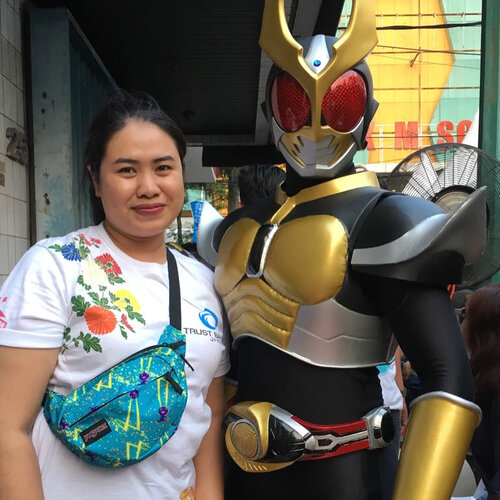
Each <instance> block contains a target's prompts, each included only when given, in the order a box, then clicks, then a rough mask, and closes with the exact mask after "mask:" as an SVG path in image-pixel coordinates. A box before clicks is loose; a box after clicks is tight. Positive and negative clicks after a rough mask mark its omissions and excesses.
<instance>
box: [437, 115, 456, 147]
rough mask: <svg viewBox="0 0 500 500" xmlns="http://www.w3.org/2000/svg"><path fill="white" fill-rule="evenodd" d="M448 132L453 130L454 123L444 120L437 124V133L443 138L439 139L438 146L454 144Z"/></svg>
mask: <svg viewBox="0 0 500 500" xmlns="http://www.w3.org/2000/svg"><path fill="white" fill-rule="evenodd" d="M448 130H453V123H451V122H450V121H449V120H443V121H441V122H439V123H438V124H437V133H438V135H439V137H442V139H438V141H437V143H438V144H444V143H445V142H454V140H453V136H452V135H451V134H450V133H449V132H448Z"/></svg>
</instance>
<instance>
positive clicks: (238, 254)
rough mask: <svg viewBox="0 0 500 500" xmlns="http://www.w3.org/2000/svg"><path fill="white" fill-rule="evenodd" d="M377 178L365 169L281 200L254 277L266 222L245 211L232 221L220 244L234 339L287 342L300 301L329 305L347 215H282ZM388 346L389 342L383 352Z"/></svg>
mask: <svg viewBox="0 0 500 500" xmlns="http://www.w3.org/2000/svg"><path fill="white" fill-rule="evenodd" d="M377 185H378V183H377V179H376V176H375V174H374V173H371V172H363V173H360V174H354V175H350V176H346V177H341V178H338V179H333V180H331V181H328V182H325V183H322V184H319V185H317V186H313V187H311V188H307V189H304V190H302V191H300V192H299V193H298V194H297V195H296V196H293V197H286V196H283V199H282V200H277V201H278V203H280V202H281V203H280V204H281V207H280V208H279V209H278V210H277V211H276V212H275V214H274V215H273V216H272V217H271V219H270V220H269V221H268V224H271V225H274V231H273V236H272V238H271V239H270V242H269V247H268V248H267V249H265V250H264V251H263V252H262V253H263V256H262V258H261V277H252V276H253V275H252V273H251V272H249V270H248V262H249V258H250V252H251V250H252V245H253V243H254V240H255V237H256V235H257V232H258V230H259V228H260V227H261V226H260V224H259V223H258V222H257V221H255V220H253V219H249V218H241V219H239V220H238V221H236V222H235V223H234V224H233V225H232V226H231V227H229V229H228V230H227V231H226V233H225V234H224V237H223V238H222V241H221V244H220V247H219V252H218V256H217V264H216V270H215V286H216V289H217V291H218V292H219V293H220V294H221V296H222V298H223V302H224V305H225V307H226V311H227V314H228V318H229V323H230V325H231V332H232V335H233V337H234V338H235V339H237V338H238V337H239V336H244V335H251V336H255V337H258V338H260V339H262V340H264V341H267V342H269V343H271V344H272V345H274V346H276V347H278V348H281V349H283V350H287V347H288V346H289V344H290V341H291V337H292V331H293V330H294V325H295V323H296V320H297V316H298V314H299V308H300V307H301V306H314V305H317V304H323V309H324V303H325V301H328V300H330V299H332V298H334V297H335V296H336V294H337V293H338V291H339V290H340V288H341V287H342V284H343V281H344V275H345V272H346V261H347V256H348V235H347V233H346V231H345V228H344V225H343V224H342V222H341V221H340V220H338V219H336V218H335V217H334V216H332V215H310V216H305V217H300V218H296V219H292V220H290V221H288V222H284V223H282V221H283V219H284V218H285V217H286V216H287V215H288V214H289V213H290V212H291V211H292V210H293V209H294V208H295V207H296V206H297V205H300V204H302V203H305V202H308V201H312V200H317V199H320V198H322V197H325V196H330V195H332V194H336V193H340V192H343V191H347V190H350V189H354V188H357V187H362V186H377ZM283 194H284V193H283ZM332 302H333V301H332ZM335 304H336V303H335ZM336 307H337V308H338V307H339V305H338V304H337V305H336ZM305 309H306V310H307V309H310V307H306V308H305ZM372 318H373V317H372ZM372 322H373V319H372ZM373 326H374V325H373V324H372V325H371V327H373ZM372 332H373V330H372ZM386 337H387V335H386ZM386 350H387V346H384V347H383V348H382V351H383V353H384V354H383V355H382V357H385V352H386ZM299 357H300V356H299ZM305 357H306V358H308V356H305ZM378 357H380V355H379V356H378ZM379 361H380V362H382V361H383V359H380V360H379ZM318 364H323V363H321V362H319V363H318Z"/></svg>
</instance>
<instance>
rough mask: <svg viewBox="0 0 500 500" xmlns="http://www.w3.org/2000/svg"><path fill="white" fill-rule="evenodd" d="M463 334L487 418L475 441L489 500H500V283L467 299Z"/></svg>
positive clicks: (478, 401) (478, 430)
mask: <svg viewBox="0 0 500 500" xmlns="http://www.w3.org/2000/svg"><path fill="white" fill-rule="evenodd" d="M462 332H463V335H464V339H465V342H466V344H467V347H468V349H469V352H470V359H471V366H472V372H473V373H474V375H475V378H476V403H477V404H478V405H479V406H480V407H481V410H482V412H483V419H482V421H481V424H480V425H479V427H478V428H477V429H476V433H475V434H474V438H473V440H472V454H473V455H474V458H475V459H476V462H477V463H478V465H479V467H480V472H481V478H482V479H483V482H484V484H485V486H486V489H487V491H488V497H487V498H488V500H500V283H491V284H489V285H487V286H484V287H482V288H479V289H478V290H476V291H475V292H474V293H473V294H472V295H471V296H470V297H469V299H468V300H467V303H466V312H465V317H464V319H463V321H462Z"/></svg>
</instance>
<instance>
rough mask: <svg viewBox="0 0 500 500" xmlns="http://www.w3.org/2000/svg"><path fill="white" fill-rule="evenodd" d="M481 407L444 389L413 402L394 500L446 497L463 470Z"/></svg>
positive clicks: (447, 498) (440, 498)
mask: <svg viewBox="0 0 500 500" xmlns="http://www.w3.org/2000/svg"><path fill="white" fill-rule="evenodd" d="M480 420H481V410H480V408H479V407H478V406H477V405H475V404H474V403H471V402H470V401H467V400H465V399H462V398H460V397H458V396H454V395H452V394H448V393H446V392H430V393H428V394H424V395H423V396H420V397H419V398H417V399H416V400H415V402H414V404H413V408H412V412H411V417H410V421H409V423H408V430H407V432H406V437H405V442H404V445H403V449H402V451H401V459H400V462H399V468H398V473H397V476H396V482H395V485H394V493H393V497H392V499H393V500H449V498H450V497H451V495H452V493H453V489H454V488H455V484H456V482H457V479H458V476H459V475H460V471H461V470H462V466H463V463H464V460H465V455H466V453H467V449H468V447H469V443H470V441H471V439H472V435H473V433H474V429H475V428H476V427H477V425H478V424H479V422H480Z"/></svg>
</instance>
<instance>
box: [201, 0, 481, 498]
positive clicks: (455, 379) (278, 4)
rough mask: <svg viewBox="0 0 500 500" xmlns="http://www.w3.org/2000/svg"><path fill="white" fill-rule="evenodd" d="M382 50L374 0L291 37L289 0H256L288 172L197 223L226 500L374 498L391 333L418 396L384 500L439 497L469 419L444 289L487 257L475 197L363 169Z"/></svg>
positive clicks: (468, 379) (465, 373) (464, 444)
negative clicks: (220, 377)
mask: <svg viewBox="0 0 500 500" xmlns="http://www.w3.org/2000/svg"><path fill="white" fill-rule="evenodd" d="M340 3H341V2H339V4H340ZM341 7H342V5H339V9H341ZM339 14H340V12H339ZM338 17H339V18H340V15H339V16H338ZM376 42H377V35H376V29H375V14H374V10H373V5H372V2H371V1H370V0H354V1H353V3H352V12H351V16H350V21H349V25H348V26H347V29H346V30H345V32H344V34H343V35H342V36H341V37H340V38H338V39H336V38H333V37H329V36H323V35H316V36H313V37H311V38H303V39H300V40H295V39H294V38H293V37H292V35H291V33H290V31H289V29H288V26H287V22H286V17H285V13H284V1H283V0H267V1H266V3H265V8H264V14H263V22H262V30H261V35H260V45H261V47H262V48H263V50H264V51H265V52H266V53H267V54H268V55H269V57H270V58H271V59H272V60H273V62H274V63H275V66H274V67H273V68H272V70H271V72H270V75H269V80H268V86H267V97H266V109H267V118H268V121H269V125H270V129H271V134H272V138H273V140H274V143H275V145H276V147H277V148H278V149H279V150H280V151H281V153H282V154H283V156H284V158H285V160H286V162H287V165H288V166H287V172H286V179H285V181H284V183H283V184H282V188H281V189H278V190H277V192H276V194H275V196H274V197H272V198H269V199H267V200H263V201H259V202H257V203H255V204H253V205H252V206H249V207H244V208H242V209H240V210H237V211H235V212H232V213H231V214H229V215H228V216H227V217H226V218H225V219H224V220H222V221H221V220H220V219H218V218H217V216H216V214H215V213H214V210H213V209H211V208H210V207H208V206H205V207H204V209H203V211H202V214H201V221H200V227H199V229H198V249H199V251H200V254H202V255H204V256H205V258H206V259H211V260H212V261H213V262H214V263H216V269H215V286H216V289H217V291H218V292H219V293H220V295H221V296H222V299H223V302H224V305H225V308H226V311H227V314H228V319H229V322H230V327H231V333H232V336H233V339H234V340H233V346H234V347H235V349H236V351H237V353H238V358H239V373H238V392H237V395H236V398H235V401H236V402H235V404H234V405H233V406H232V407H230V408H229V410H228V413H227V415H226V418H225V422H224V428H225V440H226V446H227V449H228V453H229V454H230V456H231V457H232V459H233V461H232V462H231V463H232V468H231V470H230V473H229V477H228V478H227V485H226V498H227V499H229V500H245V499H252V500H254V499H256V498H258V499H259V500H270V499H273V500H274V499H276V498H287V499H292V500H293V499H297V500H298V499H300V500H302V499H304V498H320V499H325V500H326V499H328V500H353V499H355V500H379V499H380V498H381V484H380V481H381V478H380V475H379V471H378V457H379V453H380V448H381V447H383V446H384V445H385V444H387V443H388V442H390V441H391V440H392V438H393V433H392V431H393V429H392V420H391V415H390V411H389V409H388V408H386V407H384V406H383V400H382V394H381V389H380V384H379V380H378V377H377V373H378V370H377V368H376V366H377V365H379V364H382V363H386V362H388V361H389V360H390V359H391V358H392V356H393V354H394V349H395V345H396V344H395V342H394V337H395V339H396V340H397V343H398V344H399V345H400V346H401V348H402V350H403V351H404V353H405V354H406V355H407V356H408V358H409V359H410V360H411V361H412V364H413V365H414V367H415V369H416V370H417V371H418V373H419V375H420V377H421V379H422V383H423V386H424V389H425V394H424V395H423V396H421V397H420V398H419V399H418V400H416V401H415V402H414V407H413V411H412V417H411V419H410V423H409V426H408V430H407V433H406V439H405V444H404V446H403V450H402V454H401V460H400V463H399V468H398V474H397V478H396V482H395V487H394V494H393V498H394V499H395V500H403V499H404V500H445V499H446V500H448V499H449V498H450V496H451V493H452V491H453V487H454V485H455V482H456V479H457V478H458V475H459V472H460V470H461V467H462V464H463V461H464V457H465V454H466V451H467V448H468V445H469V441H470V438H471V437H472V434H473V432H474V429H475V427H476V425H477V423H478V422H479V418H480V410H479V408H478V407H477V406H476V405H475V404H474V403H472V402H471V398H472V388H473V380H472V376H471V372H470V368H469V365H468V360H467V353H466V350H465V348H464V345H463V341H462V339H461V333H460V329H459V325H458V322H457V319H456V317H455V314H454V312H453V309H452V307H451V302H450V300H449V297H448V293H447V290H446V286H447V285H448V284H449V283H456V282H459V281H460V279H461V275H462V270H463V267H464V264H465V263H471V262H473V261H475V259H477V258H478V256H479V255H480V254H481V251H482V248H483V245H484V239H485V221H486V209H485V192H484V189H480V190H478V191H477V192H475V193H474V194H473V195H471V196H470V197H469V198H468V200H467V201H466V203H465V204H464V205H463V206H461V207H460V209H459V210H457V211H456V212H455V213H453V214H445V213H443V211H442V210H441V209H440V208H439V207H437V206H436V205H434V204H433V203H430V202H428V201H426V200H423V199H420V198H413V197H409V196H405V195H402V194H397V193H392V192H388V191H385V190H382V189H380V188H379V186H378V182H377V178H376V175H375V173H373V172H366V171H365V172H361V173H356V170H355V168H354V166H353V157H354V154H355V153H356V152H357V151H358V150H360V149H362V148H363V147H364V146H365V136H366V133H367V130H368V126H369V123H370V120H371V119H372V117H373V115H374V113H375V110H376V107H377V104H376V102H375V101H374V99H373V88H372V80H371V77H370V72H369V69H368V66H367V64H366V63H365V61H364V58H365V57H366V56H367V54H368V53H369V52H370V50H371V49H372V48H373V47H374V46H375V44H376Z"/></svg>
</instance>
